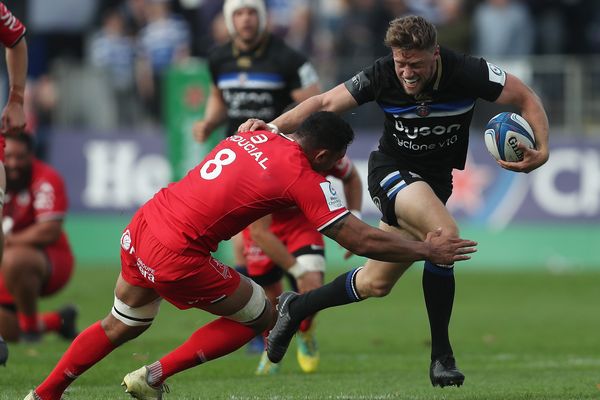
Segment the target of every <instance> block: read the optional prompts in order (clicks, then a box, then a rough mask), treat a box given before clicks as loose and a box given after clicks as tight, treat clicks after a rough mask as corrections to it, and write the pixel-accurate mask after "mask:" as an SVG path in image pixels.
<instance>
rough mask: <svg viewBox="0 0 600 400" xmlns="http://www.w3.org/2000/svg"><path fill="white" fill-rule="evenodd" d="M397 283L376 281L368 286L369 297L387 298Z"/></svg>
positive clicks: (383, 280)
mask: <svg viewBox="0 0 600 400" xmlns="http://www.w3.org/2000/svg"><path fill="white" fill-rule="evenodd" d="M394 283H395V282H390V281H388V280H385V279H375V280H372V281H371V282H369V284H368V286H367V292H368V293H366V294H367V297H385V296H387V295H388V294H390V292H391V291H392V288H393V287H394Z"/></svg>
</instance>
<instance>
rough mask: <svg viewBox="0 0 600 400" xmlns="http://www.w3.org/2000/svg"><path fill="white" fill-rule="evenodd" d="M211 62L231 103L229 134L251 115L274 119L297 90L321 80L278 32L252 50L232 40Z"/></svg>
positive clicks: (214, 75)
mask: <svg viewBox="0 0 600 400" xmlns="http://www.w3.org/2000/svg"><path fill="white" fill-rule="evenodd" d="M208 63H209V68H210V72H211V75H212V80H213V83H214V84H215V86H216V87H217V88H219V89H220V90H221V92H222V93H223V99H224V100H225V104H226V105H227V117H228V118H227V134H228V135H232V134H234V133H235V132H236V131H237V128H238V126H239V125H240V124H241V123H243V122H245V121H246V120H247V119H248V118H260V119H262V120H264V121H272V120H274V119H275V118H276V117H278V116H279V114H281V113H282V112H283V110H284V109H285V108H286V107H287V106H288V105H289V104H290V103H292V101H293V100H292V97H291V92H292V91H293V90H295V89H300V88H305V87H308V86H311V85H313V84H315V83H317V82H318V77H317V73H316V71H315V69H314V67H313V66H312V64H311V63H310V62H309V61H308V59H307V58H306V57H305V56H303V55H302V54H300V53H298V52H297V51H295V50H294V49H292V48H290V47H289V46H287V45H286V44H285V43H284V41H283V40H282V39H281V38H279V37H277V36H274V35H269V36H268V37H267V38H266V39H265V40H264V41H263V42H262V43H261V44H260V45H259V46H258V47H257V48H256V49H253V50H252V51H249V52H242V51H239V50H238V49H237V48H236V47H234V46H233V44H232V43H231V42H229V43H227V44H225V45H222V46H220V47H217V48H215V49H214V50H213V51H212V52H211V53H210V55H209V58H208Z"/></svg>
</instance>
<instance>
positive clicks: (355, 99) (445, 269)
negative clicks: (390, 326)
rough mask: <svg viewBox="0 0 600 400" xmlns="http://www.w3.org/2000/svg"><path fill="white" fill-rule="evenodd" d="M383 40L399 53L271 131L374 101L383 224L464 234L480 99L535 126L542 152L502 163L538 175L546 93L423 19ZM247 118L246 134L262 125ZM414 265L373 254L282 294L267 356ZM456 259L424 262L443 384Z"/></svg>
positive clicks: (418, 232)
mask: <svg viewBox="0 0 600 400" xmlns="http://www.w3.org/2000/svg"><path fill="white" fill-rule="evenodd" d="M385 44H386V45H387V46H388V47H389V48H390V49H391V54H389V55H388V56H386V57H383V58H381V59H378V60H376V61H375V62H374V63H373V64H372V65H371V66H370V67H368V68H366V69H364V70H363V71H361V72H359V73H358V74H356V75H355V76H353V77H352V78H351V79H349V80H347V81H346V82H344V83H342V84H340V85H338V86H336V87H334V88H333V89H331V90H329V91H327V92H325V93H323V94H320V95H317V96H314V97H311V98H310V99H308V100H306V101H304V102H303V103H301V104H299V105H298V106H297V107H295V108H294V109H292V110H290V111H289V112H287V113H285V114H283V115H281V116H279V117H278V118H276V119H275V120H273V121H272V123H271V125H270V126H271V127H272V128H277V127H278V128H279V129H280V130H281V131H282V132H293V131H294V129H295V128H296V127H297V126H298V124H299V123H300V121H302V120H303V119H304V118H305V117H306V116H307V115H309V114H311V113H313V112H315V111H319V110H327V111H334V112H337V113H341V112H344V111H347V110H350V109H352V108H354V107H357V106H359V105H361V104H363V103H367V102H370V101H375V102H377V104H378V105H379V106H380V108H381V110H382V111H383V113H384V114H385V123H384V129H383V135H382V136H381V139H380V141H379V148H378V149H377V150H376V151H374V152H372V153H371V156H370V159H369V178H368V181H369V182H368V183H369V192H370V194H371V197H372V198H373V201H374V202H375V204H376V205H377V206H378V207H379V209H380V210H381V212H382V214H383V216H382V218H381V223H380V225H379V227H380V228H381V229H383V230H387V231H400V232H402V234H403V235H404V236H405V237H406V238H409V239H416V240H423V239H424V238H425V234H426V232H428V231H431V230H435V229H436V228H441V229H442V232H443V234H445V235H451V236H458V233H459V230H458V226H457V224H456V222H455V220H454V219H453V218H452V216H451V215H450V213H449V211H448V210H447V208H446V207H445V204H446V201H447V200H448V198H449V197H450V195H451V193H452V170H453V169H454V168H456V169H463V168H464V165H465V159H466V155H467V146H468V140H469V125H470V123H471V119H472V116H473V111H474V106H475V102H476V100H477V99H478V98H482V99H484V100H487V101H491V102H496V103H499V104H505V105H511V106H514V107H516V108H517V109H519V110H520V114H521V115H522V116H523V117H524V118H525V119H526V120H527V121H528V122H529V124H530V125H531V127H532V128H533V131H534V135H535V139H536V148H535V149H528V148H525V147H524V146H521V145H519V147H520V149H521V150H522V151H523V153H524V157H523V160H522V161H519V162H504V161H499V162H498V163H499V164H500V166H501V167H503V168H505V169H508V170H511V171H516V172H525V173H527V172H530V171H532V170H534V169H536V168H538V167H540V166H541V165H542V164H544V163H545V162H546V161H547V160H548V118H547V116H546V112H545V111H544V107H543V105H542V103H541V101H540V99H539V98H538V96H537V95H536V94H535V93H534V92H533V91H532V90H531V89H530V88H529V87H528V86H526V85H525V84H524V83H523V82H522V81H521V80H519V79H518V78H516V77H515V76H514V75H511V74H509V73H506V72H505V71H503V70H502V69H501V68H499V67H497V66H496V65H494V64H491V63H489V62H487V61H486V60H484V59H481V58H475V57H471V56H468V55H462V54H458V53H456V52H454V51H452V50H450V49H446V48H443V47H440V46H439V45H438V43H437V32H436V28H435V27H434V26H433V25H432V24H431V23H430V22H429V21H427V20H425V19H424V18H422V17H417V16H406V17H402V18H397V19H395V20H393V21H392V22H391V23H390V26H389V28H388V30H387V32H386V37H385ZM264 126H265V123H264V122H263V121H260V120H249V121H247V122H245V123H244V124H242V125H241V126H240V127H239V130H240V131H246V130H254V129H258V128H264ZM409 266H410V264H408V263H406V264H392V263H385V262H379V261H373V260H369V261H368V262H367V263H366V265H365V266H364V267H360V268H357V269H355V270H352V271H350V272H348V273H344V274H342V275H340V276H339V277H338V278H336V279H335V280H334V281H332V282H331V283H329V284H327V285H325V286H323V287H321V288H319V289H316V290H314V291H311V292H308V293H305V294H303V295H297V294H295V293H293V292H286V293H284V294H282V296H281V297H280V299H279V304H280V305H279V319H278V322H277V324H276V326H275V328H274V329H273V330H272V331H271V334H270V335H269V339H268V345H267V351H268V355H269V358H270V359H271V360H272V361H274V362H277V361H279V360H280V359H281V358H282V357H283V355H284V354H285V351H286V350H287V346H288V343H289V341H290V339H291V337H292V335H293V332H295V330H296V327H297V324H298V323H299V321H301V320H302V318H304V317H305V316H307V315H311V314H313V313H315V312H317V311H319V310H322V309H325V308H328V307H333V306H338V305H343V304H348V303H352V302H356V301H360V300H363V299H366V298H368V297H381V296H385V295H387V294H388V293H389V292H390V291H391V289H392V287H393V286H394V284H395V283H396V281H397V280H398V279H399V278H400V277H401V276H402V274H403V273H404V271H406V269H407V268H408V267H409ZM454 289H455V283H454V271H453V265H435V264H432V263H430V262H425V267H424V270H423V291H424V295H425V304H426V307H427V313H428V316H429V323H430V327H431V342H432V348H431V364H430V370H429V376H430V379H431V383H432V384H433V385H434V386H436V385H439V386H441V387H444V386H452V385H455V386H460V385H462V384H463V382H464V379H465V377H464V375H463V374H462V373H461V372H460V371H459V369H458V368H457V366H456V361H455V358H454V354H453V350H452V346H451V345H450V339H449V335H448V326H449V323H450V316H451V313H452V305H453V301H454Z"/></svg>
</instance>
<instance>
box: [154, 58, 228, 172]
mask: <svg viewBox="0 0 600 400" xmlns="http://www.w3.org/2000/svg"><path fill="white" fill-rule="evenodd" d="M210 84H211V77H210V72H209V70H208V66H207V65H206V63H204V62H201V61H199V60H195V61H190V62H187V63H185V64H182V65H177V66H173V67H172V68H171V69H169V71H168V72H167V75H166V79H165V84H164V86H163V90H164V96H163V99H164V103H163V109H164V110H165V114H164V115H165V123H166V128H167V136H168V140H167V143H168V157H169V161H170V163H171V166H172V167H173V180H178V179H180V178H181V177H183V176H184V175H185V174H186V173H187V171H189V170H190V169H191V168H192V167H194V166H195V165H196V164H197V163H198V161H200V160H201V159H202V158H203V157H204V156H205V155H206V154H207V153H208V152H209V151H210V149H212V148H213V147H214V146H215V145H216V144H217V143H218V142H219V141H220V140H221V139H222V138H223V135H224V134H223V130H222V128H221V129H218V130H217V131H215V132H213V134H212V135H211V137H210V139H209V140H208V141H207V142H206V143H202V144H201V143H198V142H196V141H195V140H194V137H193V134H192V127H193V126H194V123H195V122H196V121H198V120H200V119H202V118H203V117H204V113H205V110H206V102H207V100H208V95H209V93H210Z"/></svg>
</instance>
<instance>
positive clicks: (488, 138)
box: [485, 112, 535, 162]
mask: <svg viewBox="0 0 600 400" xmlns="http://www.w3.org/2000/svg"><path fill="white" fill-rule="evenodd" d="M517 143H523V144H524V145H525V146H527V147H529V148H530V149H534V148H535V138H534V136H533V130H532V129H531V126H529V123H528V122H527V121H526V120H525V118H523V117H521V116H520V115H519V114H515V113H512V112H501V113H500V114H498V115H496V116H495V117H494V118H492V119H490V122H488V124H487V125H486V127H485V146H486V147H487V149H488V151H489V152H490V154H491V155H492V156H493V157H494V158H495V159H496V160H504V161H510V162H515V161H521V160H523V152H522V151H521V150H520V149H519V148H518V147H517Z"/></svg>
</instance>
